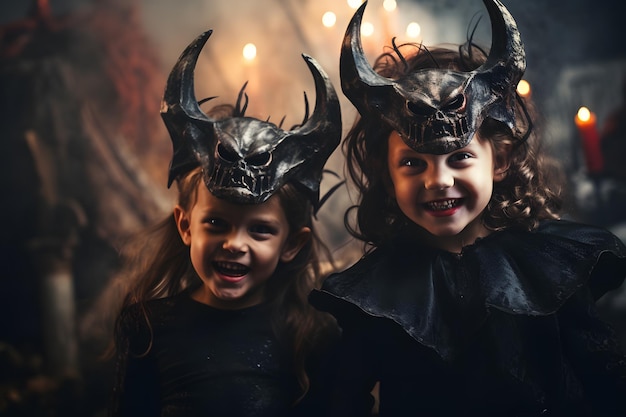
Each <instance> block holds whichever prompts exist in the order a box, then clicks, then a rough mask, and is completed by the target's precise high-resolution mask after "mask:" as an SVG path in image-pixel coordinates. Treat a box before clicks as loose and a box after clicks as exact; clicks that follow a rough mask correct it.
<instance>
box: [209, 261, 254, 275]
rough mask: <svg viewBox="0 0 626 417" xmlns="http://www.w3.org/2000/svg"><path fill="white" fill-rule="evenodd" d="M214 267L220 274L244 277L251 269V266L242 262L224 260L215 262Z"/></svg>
mask: <svg viewBox="0 0 626 417" xmlns="http://www.w3.org/2000/svg"><path fill="white" fill-rule="evenodd" d="M213 269H215V271H216V272H217V273H218V274H221V275H225V276H228V277H242V276H244V275H246V274H247V273H248V272H249V271H250V268H248V267H247V266H245V265H242V264H240V263H237V262H224V261H216V262H213Z"/></svg>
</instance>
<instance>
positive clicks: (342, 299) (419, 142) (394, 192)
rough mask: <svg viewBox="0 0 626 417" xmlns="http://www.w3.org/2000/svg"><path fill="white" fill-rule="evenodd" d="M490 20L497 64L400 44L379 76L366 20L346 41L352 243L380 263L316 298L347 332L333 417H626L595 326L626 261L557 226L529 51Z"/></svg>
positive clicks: (614, 349) (612, 347) (610, 247)
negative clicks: (366, 43)
mask: <svg viewBox="0 0 626 417" xmlns="http://www.w3.org/2000/svg"><path fill="white" fill-rule="evenodd" d="M484 3H485V5H486V7H487V9H488V11H489V16H490V19H491V24H492V37H493V39H492V46H491V49H490V50H489V51H488V52H487V51H485V50H483V49H480V48H479V47H477V46H476V45H475V44H474V42H473V41H472V40H471V39H470V40H469V41H468V42H467V43H466V44H464V45H461V46H460V47H459V48H458V50H448V49H446V48H429V49H426V48H424V47H420V46H416V45H414V46H411V45H403V46H401V47H398V46H396V45H395V43H394V45H393V48H392V50H391V51H389V52H387V53H385V54H383V55H382V56H381V57H380V58H379V59H378V61H377V63H376V65H375V67H374V68H372V67H371V66H370V65H369V63H368V62H367V60H366V58H365V56H364V54H363V50H362V46H361V42H360V23H361V19H362V16H363V12H364V9H365V5H366V3H365V4H363V5H362V6H361V8H360V9H359V10H358V11H357V12H356V13H355V15H354V17H353V19H352V21H351V23H350V26H349V27H348V30H347V32H346V36H345V39H344V42H343V47H342V52H341V80H342V88H343V91H344V93H345V94H346V96H347V97H348V98H349V99H350V100H351V102H352V103H353V104H354V105H355V107H356V108H357V109H358V111H359V113H360V118H359V119H358V120H357V121H356V123H355V125H354V126H353V128H352V130H351V131H350V132H349V134H348V136H347V138H346V140H345V142H344V151H345V152H346V155H347V164H348V171H349V173H350V175H351V178H352V179H353V180H354V183H355V184H356V187H357V189H358V190H359V192H360V200H359V204H358V206H356V226H352V227H351V228H350V230H351V232H352V233H353V234H354V235H355V236H356V237H358V238H359V239H361V240H362V241H364V242H365V243H367V244H369V245H370V246H371V247H372V248H371V250H370V251H369V253H367V254H366V255H365V256H364V257H363V258H362V259H361V260H359V261H358V262H357V263H356V264H355V265H354V266H352V267H351V268H349V269H347V270H346V271H344V272H341V273H337V274H334V275H331V276H330V277H329V278H327V279H326V280H325V282H324V284H323V286H322V289H321V290H314V291H313V292H312V294H311V296H310V301H311V302H312V303H313V304H314V305H315V306H316V307H317V308H319V309H320V310H323V311H328V312H331V313H332V314H333V315H335V317H336V318H337V320H338V322H339V325H340V326H341V328H342V341H341V343H340V348H339V351H338V354H337V363H338V367H337V371H336V372H337V373H336V377H335V378H334V383H335V386H336V387H335V390H334V391H335V394H334V400H333V412H332V414H331V415H333V416H348V415H349V416H366V415H370V413H371V412H372V411H371V410H372V406H373V404H374V397H373V396H372V395H371V394H370V392H371V391H372V389H373V388H374V387H375V385H376V384H377V383H378V384H379V385H378V395H379V406H378V412H379V414H380V415H381V416H418V415H419V416H460V415H472V416H473V415H480V416H534V415H537V416H539V415H559V416H618V415H626V401H625V398H626V362H625V359H624V355H623V353H622V351H621V349H620V347H619V346H618V343H617V342H616V338H615V335H614V333H613V331H612V329H611V328H610V327H609V326H608V325H606V324H605V323H604V322H603V321H602V320H601V319H600V318H599V317H598V314H597V312H596V308H595V301H596V300H597V299H598V298H599V297H601V296H602V295H603V294H605V293H606V292H607V291H608V290H610V289H614V288H616V287H618V286H619V285H621V284H622V282H623V280H624V277H625V276H626V248H625V247H624V244H623V243H622V242H621V241H620V240H619V239H618V238H617V237H615V236H614V235H612V234H611V233H609V232H608V231H606V230H604V229H599V228H596V227H593V226H587V225H582V224H577V223H573V222H570V221H565V220H559V212H560V209H561V197H560V195H559V194H560V193H559V189H558V187H556V188H554V184H552V183H551V182H550V174H551V173H552V172H553V171H554V166H555V165H554V164H553V163H552V162H551V161H550V159H549V158H547V156H546V155H544V154H543V153H542V150H541V147H540V143H539V138H538V136H537V134H536V130H534V129H533V127H534V126H533V123H532V113H533V112H532V111H531V110H530V108H529V103H528V102H527V101H526V100H525V99H523V98H521V97H520V96H518V95H517V93H516V87H517V83H518V82H519V81H520V79H521V77H522V75H523V72H524V70H525V57H524V48H523V45H522V42H521V37H520V34H519V32H518V30H517V26H516V24H515V21H514V20H513V18H512V16H511V15H510V14H509V12H508V11H507V9H506V8H505V7H504V6H503V5H502V4H501V3H500V2H499V1H497V0H485V1H484ZM411 48H413V49H412V51H411V52H410V53H409V52H405V51H406V50H408V49H411ZM347 214H348V215H347V216H346V219H348V220H349V219H350V218H351V217H350V216H349V214H350V212H348V213H347Z"/></svg>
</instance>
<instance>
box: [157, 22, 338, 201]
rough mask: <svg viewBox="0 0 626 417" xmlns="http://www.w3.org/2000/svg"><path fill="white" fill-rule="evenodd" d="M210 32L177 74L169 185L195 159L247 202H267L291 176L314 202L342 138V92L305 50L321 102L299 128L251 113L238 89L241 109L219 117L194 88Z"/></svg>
mask: <svg viewBox="0 0 626 417" xmlns="http://www.w3.org/2000/svg"><path fill="white" fill-rule="evenodd" d="M210 36H211V31H207V32H205V33H203V34H202V35H200V36H199V37H198V38H197V39H196V40H195V41H194V42H192V43H191V44H190V45H189V46H188V47H187V49H185V51H184V52H183V53H182V55H181V56H180V58H179V60H178V62H177V63H176V65H175V66H174V68H173V69H172V72H171V73H170V76H169V79H168V82H167V86H166V89H165V94H164V98H163V102H162V106H161V115H162V117H163V120H164V122H165V125H166V126H167V128H168V131H169V133H170V136H171V138H172V144H173V148H174V156H173V158H172V162H171V164H170V173H169V180H168V186H170V185H171V183H172V182H173V181H174V180H175V179H176V178H177V177H179V176H180V175H182V174H185V173H187V172H189V171H190V170H191V169H193V168H194V167H196V166H198V165H199V166H201V167H202V169H203V175H204V181H205V183H206V186H207V187H208V189H209V191H211V193H213V194H214V195H215V196H216V197H219V198H224V199H227V200H229V201H232V202H236V203H243V204H258V203H262V202H264V201H266V200H267V199H268V198H269V197H270V196H271V195H272V194H273V193H274V192H275V191H277V190H278V189H279V188H281V187H282V186H283V185H284V184H286V183H287V182H291V183H293V184H294V185H296V186H297V187H298V188H300V189H301V190H303V191H304V192H305V193H306V195H307V196H308V197H309V198H310V200H311V201H312V203H313V205H314V206H317V204H318V202H319V184H320V181H321V177H322V172H323V168H324V165H325V163H326V161H327V159H328V157H329V156H330V155H331V153H332V152H333V151H334V150H335V148H336V147H337V146H338V145H339V141H340V139H341V110H340V107H339V100H338V98H337V94H336V92H335V90H334V88H333V86H332V84H331V82H330V80H329V79H328V77H327V76H326V74H325V73H324V72H323V70H322V69H321V68H320V67H319V65H318V64H317V63H316V62H315V60H313V58H311V57H309V56H307V55H304V54H303V55H302V56H303V58H304V60H305V62H306V63H307V65H308V67H309V70H310V71H311V73H312V75H313V78H314V81H315V91H316V104H315V109H314V112H313V115H312V116H311V117H310V118H309V117H308V101H307V99H306V95H305V104H306V107H307V114H306V115H305V120H304V121H303V123H302V124H301V125H300V126H298V127H296V128H294V130H289V131H287V130H283V129H281V128H280V127H278V126H276V125H275V124H273V123H270V122H269V121H261V120H258V119H255V118H252V117H245V116H244V113H245V107H246V105H247V102H246V105H244V108H243V110H241V105H240V104H241V98H242V96H243V95H244V89H245V85H244V88H242V90H241V92H240V93H239V98H238V100H237V105H236V108H235V116H234V117H229V118H226V119H221V120H214V119H212V118H210V117H209V116H207V115H206V114H205V113H204V112H203V111H202V110H201V109H200V106H199V104H198V102H197V100H196V98H195V94H194V68H195V65H196V62H197V59H198V56H199V54H200V51H201V50H202V47H203V46H204V44H205V43H206V41H207V40H208V38H209V37H210Z"/></svg>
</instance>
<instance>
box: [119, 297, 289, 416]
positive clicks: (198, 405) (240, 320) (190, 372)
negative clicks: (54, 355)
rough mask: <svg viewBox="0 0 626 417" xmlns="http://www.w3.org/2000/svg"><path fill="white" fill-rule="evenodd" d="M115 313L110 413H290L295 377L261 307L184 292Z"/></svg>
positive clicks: (258, 414) (163, 414) (267, 311)
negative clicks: (217, 304)
mask: <svg viewBox="0 0 626 417" xmlns="http://www.w3.org/2000/svg"><path fill="white" fill-rule="evenodd" d="M146 312H147V316H148V317H149V323H150V325H148V324H147V323H148V322H147V321H146V318H145V316H144V314H143V312H142V310H141V309H140V308H139V307H138V305H133V306H130V307H129V308H127V309H125V310H124V311H123V312H122V314H121V315H120V319H119V325H118V331H117V333H118V334H117V338H116V340H117V347H118V351H119V359H118V381H117V384H116V387H115V393H114V394H115V395H114V397H115V398H114V401H113V407H112V409H113V413H112V414H113V415H114V416H162V417H166V416H167V417H169V416H185V417H190V416H204V417H207V416H220V417H226V416H241V417H262V416H267V417H270V416H271V417H277V416H287V415H292V414H291V413H292V405H293V403H294V402H295V400H296V396H297V395H298V393H299V392H298V389H299V388H298V387H299V386H298V383H297V381H296V379H295V377H294V375H293V374H292V373H291V365H290V363H291V359H290V357H289V355H287V354H285V352H284V351H283V349H281V346H280V345H279V343H278V341H277V339H276V337H275V336H274V332H273V331H272V324H271V320H270V312H269V309H268V308H267V307H266V306H263V305H260V306H254V307H250V308H246V309H242V310H235V311H228V310H218V309H215V308H212V307H210V306H207V305H205V304H202V303H199V302H196V301H194V300H193V299H192V298H191V297H190V296H189V294H188V293H183V294H180V295H178V296H175V297H172V298H166V299H160V300H152V301H149V302H148V303H147V304H146Z"/></svg>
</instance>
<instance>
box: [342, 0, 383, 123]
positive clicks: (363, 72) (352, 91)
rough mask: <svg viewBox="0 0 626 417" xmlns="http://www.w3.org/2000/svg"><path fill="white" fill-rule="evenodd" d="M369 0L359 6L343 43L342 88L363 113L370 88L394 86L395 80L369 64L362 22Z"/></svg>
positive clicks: (365, 109)
mask: <svg viewBox="0 0 626 417" xmlns="http://www.w3.org/2000/svg"><path fill="white" fill-rule="evenodd" d="M365 6H367V1H365V2H363V4H362V5H361V6H360V7H359V8H358V10H357V11H356V13H355V14H354V16H352V19H351V20H350V24H349V25H348V29H347V30H346V34H345V36H344V38H343V43H342V45H341V57H340V71H341V89H342V90H343V93H344V94H345V95H346V97H348V99H350V101H351V102H352V104H354V105H355V107H357V109H358V110H359V112H361V114H364V112H365V111H367V108H361V106H366V104H365V103H368V99H369V97H368V90H369V89H370V88H393V84H394V83H393V80H390V79H388V78H385V77H382V76H380V75H379V74H378V73H377V72H376V71H374V68H372V66H371V65H370V64H369V62H368V61H367V58H366V57H365V53H364V52H363V45H362V43H361V22H362V20H363V12H364V11H365Z"/></svg>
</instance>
